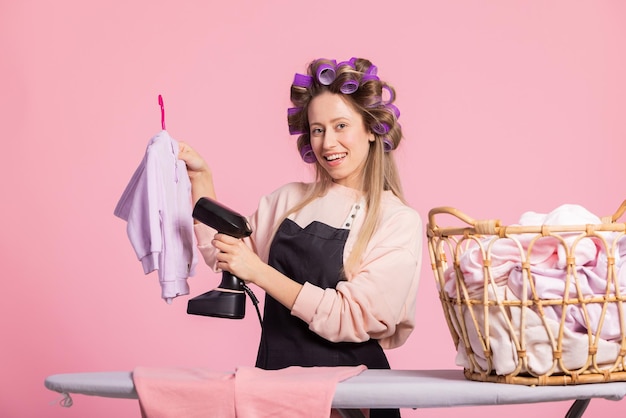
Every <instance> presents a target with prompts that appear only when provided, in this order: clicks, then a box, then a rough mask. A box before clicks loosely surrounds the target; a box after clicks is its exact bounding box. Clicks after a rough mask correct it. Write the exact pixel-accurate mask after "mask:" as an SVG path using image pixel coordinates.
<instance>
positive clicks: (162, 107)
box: [159, 94, 165, 130]
mask: <svg viewBox="0 0 626 418" xmlns="http://www.w3.org/2000/svg"><path fill="white" fill-rule="evenodd" d="M159 106H161V129H163V130H165V107H164V106H163V97H161V95H160V94H159Z"/></svg>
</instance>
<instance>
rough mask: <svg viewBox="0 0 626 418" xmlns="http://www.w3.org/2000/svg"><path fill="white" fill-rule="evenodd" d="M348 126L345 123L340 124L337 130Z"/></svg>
mask: <svg viewBox="0 0 626 418" xmlns="http://www.w3.org/2000/svg"><path fill="white" fill-rule="evenodd" d="M346 126H348V125H346V124H345V123H340V124H338V125H337V129H343V128H345V127H346Z"/></svg>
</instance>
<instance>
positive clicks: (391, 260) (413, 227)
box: [292, 206, 423, 348]
mask: <svg viewBox="0 0 626 418" xmlns="http://www.w3.org/2000/svg"><path fill="white" fill-rule="evenodd" d="M422 240H423V238H422V223H421V219H420V217H419V215H418V214H417V212H415V211H414V210H413V209H411V208H409V207H406V206H404V207H403V208H402V209H401V210H399V211H395V212H394V213H392V214H388V215H387V216H386V217H385V218H384V222H383V223H382V225H381V226H380V227H379V228H378V230H377V232H376V233H375V234H374V236H373V237H372V239H371V240H370V243H369V245H368V248H367V250H366V253H365V254H364V257H363V261H362V263H361V265H360V267H359V268H358V270H357V271H355V272H354V273H353V274H351V275H349V276H348V279H347V280H346V281H341V282H339V283H338V284H337V287H336V289H332V288H329V289H321V288H319V287H317V286H314V285H312V284H310V283H305V284H304V287H303V288H302V290H301V292H300V294H299V295H298V297H297V299H296V302H295V304H294V306H293V309H292V314H293V315H294V316H297V317H298V318H300V319H302V320H304V321H305V322H307V323H308V324H309V328H310V329H311V330H312V331H314V332H315V333H317V334H318V335H320V336H322V337H324V338H326V339H328V340H330V341H346V342H362V341H366V340H368V339H370V338H374V339H377V340H379V342H380V344H381V346H382V347H383V348H394V347H398V346H400V345H402V344H403V343H404V342H405V341H406V339H407V338H408V336H409V335H410V333H411V332H412V330H413V328H414V326H415V318H414V316H415V299H416V294H417V285H418V282H419V274H420V269H421V259H422Z"/></svg>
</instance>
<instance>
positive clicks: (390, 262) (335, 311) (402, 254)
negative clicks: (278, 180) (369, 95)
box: [195, 183, 423, 348]
mask: <svg viewBox="0 0 626 418" xmlns="http://www.w3.org/2000/svg"><path fill="white" fill-rule="evenodd" d="M306 190H307V185H306V184H304V183H289V184H287V185H285V186H283V187H281V188H279V189H278V190H276V191H274V192H273V193H271V194H269V195H267V196H265V197H264V198H262V200H261V202H260V204H259V207H258V209H257V211H256V213H254V214H253V215H252V216H251V217H250V218H249V221H250V225H251V227H252V230H253V233H252V235H251V236H250V237H249V238H246V242H247V243H248V245H250V247H251V248H252V249H253V250H254V251H255V252H256V253H257V254H258V255H259V257H260V258H261V259H262V260H263V261H265V262H267V260H268V255H269V250H270V245H271V241H272V238H273V235H274V230H275V229H276V227H277V226H278V225H279V224H280V222H281V221H282V219H283V215H284V214H285V213H286V212H287V210H289V209H290V208H292V207H293V206H295V205H296V204H297V203H299V202H300V201H301V200H302V198H303V197H304V194H305V193H306ZM359 203H360V200H359V196H358V194H357V192H356V190H354V189H350V188H347V187H343V186H341V185H338V184H334V185H333V186H332V187H331V188H330V190H329V191H328V193H327V194H326V195H325V196H323V197H321V198H318V199H316V200H315V201H313V202H311V203H310V204H309V205H308V206H306V207H305V208H303V209H302V210H300V211H299V212H298V213H296V214H291V215H289V218H290V219H291V220H293V221H294V222H296V223H297V224H298V225H299V226H300V227H302V228H304V227H306V226H307V225H308V224H310V223H311V222H313V221H318V222H322V223H324V224H327V225H329V226H331V227H333V228H346V224H347V223H349V224H350V227H349V228H350V229H351V231H350V234H349V236H348V240H347V242H346V246H345V249H344V254H343V259H344V262H345V260H346V259H347V258H348V256H349V255H350V252H351V250H352V248H353V246H354V243H355V240H356V238H357V234H358V232H359V230H360V228H361V226H362V223H363V220H364V215H365V214H364V211H363V209H360V210H357V209H356V207H357V206H358V205H359ZM360 207H361V208H362V207H363V205H362V204H361V205H360ZM351 215H355V217H354V218H352V217H351ZM195 232H196V237H197V239H198V248H199V250H200V253H201V254H202V256H203V257H204V260H205V261H206V263H207V264H208V265H209V266H211V267H212V268H213V269H214V270H216V271H217V269H216V268H215V264H216V260H215V254H216V252H215V248H214V247H213V246H212V245H211V240H212V238H213V236H214V235H215V230H213V229H211V228H209V227H207V226H206V225H203V224H196V225H195ZM422 239H423V237H422V223H421V219H420V216H419V214H418V213H417V212H416V211H415V210H413V209H412V208H410V207H408V206H406V205H405V204H403V203H402V202H401V201H400V200H399V199H398V198H397V197H396V196H394V195H393V194H392V193H391V192H389V191H387V192H384V194H383V199H382V207H381V222H380V226H379V227H378V229H377V230H376V231H375V233H374V235H373V236H372V238H371V240H370V242H369V245H368V247H367V249H366V251H365V253H364V254H363V259H362V262H361V264H360V266H359V267H358V268H357V269H356V271H353V272H348V273H347V281H341V282H339V283H338V285H337V288H336V289H332V288H330V289H322V288H320V287H317V286H314V285H312V284H310V283H308V282H307V283H305V284H304V287H303V288H302V291H301V292H300V294H299V295H298V297H297V299H296V301H295V304H294V306H293V309H292V311H291V314H292V315H294V316H297V317H298V318H300V319H302V320H303V321H305V322H306V323H307V324H309V328H310V329H311V330H312V331H314V332H315V333H317V334H318V335H320V336H322V337H324V338H326V339H327V340H330V341H350V342H362V341H367V340H368V339H370V338H374V339H378V340H379V342H380V344H381V346H382V347H383V348H394V347H398V346H400V345H402V344H403V343H404V342H405V341H406V339H407V338H408V336H409V335H410V333H411V332H412V330H413V328H414V326H415V299H416V294H417V286H418V281H419V274H420V267H421V260H422ZM355 312H360V313H361V314H360V315H355V314H354V313H355Z"/></svg>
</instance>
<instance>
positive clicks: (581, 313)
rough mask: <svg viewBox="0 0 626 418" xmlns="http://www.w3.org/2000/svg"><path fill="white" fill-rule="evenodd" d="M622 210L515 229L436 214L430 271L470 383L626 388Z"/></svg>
mask: <svg viewBox="0 0 626 418" xmlns="http://www.w3.org/2000/svg"><path fill="white" fill-rule="evenodd" d="M565 206H566V205H564V209H568V210H572V208H574V209H580V207H576V206H575V205H569V206H568V207H565ZM624 211H626V201H624V203H622V205H621V206H620V207H619V208H618V210H617V211H616V213H615V214H614V215H612V216H608V217H603V218H599V217H595V215H594V217H595V219H597V222H593V219H594V218H589V219H590V220H591V223H586V222H585V223H581V224H565V223H559V224H546V223H541V224H536V225H535V224H527V223H520V224H514V225H508V226H507V225H501V222H500V221H499V220H497V219H487V220H475V219H473V218H471V217H469V216H468V215H466V214H464V213H463V212H461V211H459V210H458V209H455V208H452V207H437V208H434V209H432V210H430V212H429V214H428V225H427V236H428V247H429V252H430V260H431V265H432V269H433V273H434V276H435V280H436V282H437V290H438V293H439V298H440V301H441V306H442V308H443V313H444V316H445V319H446V321H447V324H448V328H449V331H450V334H451V336H452V340H453V342H454V345H455V347H456V350H457V356H456V363H457V365H459V366H461V367H463V368H464V372H465V376H466V378H467V379H469V380H476V381H484V382H498V383H510V384H520V385H538V386H545V385H574V384H586V383H600V382H614V381H626V303H625V302H626V236H625V231H626V224H624V223H620V222H618V219H619V218H620V217H621V216H622V214H623V213H624ZM442 219H447V220H448V221H450V222H451V223H452V224H453V226H440V225H439V224H438V223H437V221H440V220H442ZM563 219H567V217H565V218H563Z"/></svg>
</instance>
